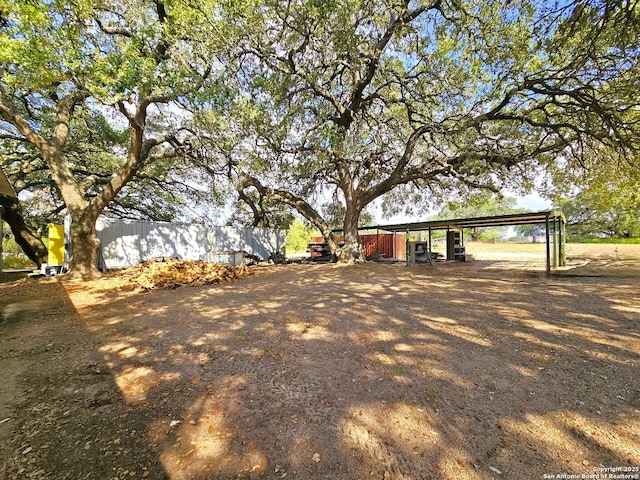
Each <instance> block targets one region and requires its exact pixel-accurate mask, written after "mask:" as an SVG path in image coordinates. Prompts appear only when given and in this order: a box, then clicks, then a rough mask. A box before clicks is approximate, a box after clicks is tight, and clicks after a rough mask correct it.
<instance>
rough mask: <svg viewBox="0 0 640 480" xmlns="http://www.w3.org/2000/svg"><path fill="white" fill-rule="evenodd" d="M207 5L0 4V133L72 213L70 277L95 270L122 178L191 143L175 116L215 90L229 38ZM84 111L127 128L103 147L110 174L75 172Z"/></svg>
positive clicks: (157, 1)
mask: <svg viewBox="0 0 640 480" xmlns="http://www.w3.org/2000/svg"><path fill="white" fill-rule="evenodd" d="M215 8H216V6H215V3H214V2H202V3H197V4H193V3H192V2H181V1H177V2H171V3H165V2H163V1H162V0H153V1H147V0H135V1H132V2H125V3H122V2H115V1H110V0H107V1H101V2H90V1H85V0H72V1H65V2H62V1H40V0H36V1H33V2H8V3H6V2H3V4H2V8H1V16H2V23H1V25H0V44H1V45H2V48H1V52H2V53H1V54H0V129H1V130H2V132H0V133H2V134H4V135H12V136H14V137H19V139H20V140H22V141H24V142H27V143H28V144H30V145H31V146H32V147H33V148H35V150H37V153H38V156H40V157H41V158H42V160H43V161H44V163H45V164H46V167H47V169H48V174H49V175H50V177H51V180H52V181H53V182H54V184H55V186H56V189H57V190H58V193H59V195H60V197H61V198H62V199H63V201H64V206H65V208H66V211H67V213H68V214H69V215H70V216H71V219H72V223H71V233H70V235H71V242H72V246H73V254H72V258H71V265H70V267H71V272H72V273H73V274H75V275H78V276H83V277H87V276H95V275H97V274H98V240H97V236H96V232H95V222H96V219H97V218H98V216H99V215H100V214H101V212H102V211H103V210H104V209H105V208H106V207H107V205H108V204H109V203H110V202H112V201H113V200H114V198H115V197H116V196H117V195H118V194H119V193H120V192H121V190H122V189H123V188H125V186H126V185H127V183H128V182H129V181H130V180H131V178H132V177H133V176H134V175H136V173H137V172H139V171H140V170H141V168H143V167H145V166H146V165H150V164H152V163H153V162H155V161H157V160H160V159H170V158H179V157H181V156H183V155H184V154H185V153H187V152H188V151H189V150H190V149H191V147H190V145H189V144H188V143H186V142H185V138H186V137H187V133H182V132H185V131H184V130H182V128H181V122H182V121H183V120H184V119H185V116H184V115H178V113H177V112H178V111H179V110H180V109H181V108H182V107H185V106H187V104H189V102H190V101H191V100H193V99H194V98H195V97H196V96H197V95H198V94H199V95H200V96H199V97H198V100H199V101H201V102H203V103H205V104H208V95H215V94H216V93H217V92H218V91H219V89H217V87H216V85H217V84H216V83H215V82H213V84H212V85H209V86H210V88H208V90H207V92H204V89H203V87H204V86H205V85H208V84H209V82H210V81H211V80H212V79H213V78H214V75H213V73H212V72H215V71H216V69H217V63H216V59H215V56H212V52H214V53H215V52H216V51H219V50H220V48H221V45H222V44H223V43H224V42H225V41H227V38H228V36H227V35H226V34H225V32H224V31H222V29H221V26H220V24H219V23H216V20H215V18H216V15H215V14H214V13H212V10H214V9H215ZM199 18H209V19H210V21H207V22H199V21H198V19H199ZM91 111H94V112H96V111H97V112H100V113H102V114H103V115H104V116H105V117H106V118H109V121H112V122H119V124H120V125H123V126H125V127H126V128H127V129H128V135H127V144H126V146H125V148H123V149H121V150H120V151H114V152H112V153H117V154H118V155H119V161H118V162H115V164H112V165H111V167H112V168H111V171H109V172H105V171H104V170H103V169H98V168H94V169H91V170H92V172H91V174H89V175H79V174H78V171H79V168H78V167H79V165H78V162H77V159H74V156H73V155H71V152H70V149H69V148H68V147H69V140H70V138H71V129H72V128H73V126H74V122H75V121H76V120H77V118H78V117H80V116H85V117H86V116H89V117H90V116H91V115H92V114H91ZM29 158H31V157H30V156H25V161H27V159H29ZM83 160H87V161H99V160H98V159H96V158H93V157H92V158H89V159H86V158H85V159H83ZM96 173H100V175H97V174H96Z"/></svg>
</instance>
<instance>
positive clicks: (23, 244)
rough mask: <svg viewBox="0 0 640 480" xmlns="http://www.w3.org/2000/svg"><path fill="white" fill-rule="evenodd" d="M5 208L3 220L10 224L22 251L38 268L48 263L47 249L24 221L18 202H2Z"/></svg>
mask: <svg viewBox="0 0 640 480" xmlns="http://www.w3.org/2000/svg"><path fill="white" fill-rule="evenodd" d="M0 204H1V205H2V206H3V207H4V215H3V219H4V221H6V222H7V223H8V224H9V227H10V228H11V232H12V233H13V236H14V237H15V239H16V243H17V244H18V245H20V248H22V251H23V252H24V253H25V254H26V255H27V257H29V259H30V260H31V261H32V262H33V263H35V264H36V265H37V266H38V268H40V266H41V265H42V264H43V263H44V262H46V261H47V247H45V245H44V243H43V242H42V240H40V238H38V237H37V236H36V235H34V234H33V233H32V232H31V230H30V229H29V227H28V226H27V224H26V223H25V221H24V217H23V216H22V213H21V212H20V208H19V204H18V202H0Z"/></svg>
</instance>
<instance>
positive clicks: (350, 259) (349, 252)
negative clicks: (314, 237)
mask: <svg viewBox="0 0 640 480" xmlns="http://www.w3.org/2000/svg"><path fill="white" fill-rule="evenodd" d="M359 220H360V210H358V209H357V208H355V207H354V206H353V205H351V204H350V203H347V211H346V214H345V218H344V225H343V229H344V245H343V246H342V247H340V248H339V249H338V252H337V260H338V262H339V263H346V264H350V263H354V262H357V261H360V260H362V256H363V255H362V246H361V245H360V236H359V235H358V221H359Z"/></svg>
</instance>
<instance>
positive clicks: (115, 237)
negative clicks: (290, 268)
mask: <svg viewBox="0 0 640 480" xmlns="http://www.w3.org/2000/svg"><path fill="white" fill-rule="evenodd" d="M96 230H97V232H98V238H99V239H100V246H101V251H102V258H103V262H104V264H105V265H106V267H107V268H125V267H130V266H133V265H137V264H138V263H140V262H142V261H144V260H149V259H151V258H155V257H178V258H182V259H185V260H205V261H220V258H221V253H222V252H227V253H228V252H239V251H245V252H247V253H249V254H251V255H256V256H258V257H260V258H262V259H267V258H269V256H270V255H271V254H273V253H284V248H285V237H286V232H285V231H284V230H274V229H266V228H238V227H213V228H211V229H209V228H207V227H204V226H202V225H187V224H175V223H165V222H145V221H124V220H112V219H107V218H99V219H98V222H97V223H96Z"/></svg>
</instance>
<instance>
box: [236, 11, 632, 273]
mask: <svg viewBox="0 0 640 480" xmlns="http://www.w3.org/2000/svg"><path fill="white" fill-rule="evenodd" d="M256 12H257V13H256V15H257V17H253V18H252V19H251V22H252V23H251V26H250V28H248V29H247V33H246V36H245V38H244V42H243V43H242V45H241V50H242V51H241V53H240V54H239V57H238V58H239V68H240V70H239V75H238V81H239V83H240V85H241V86H242V91H243V92H244V93H243V94H242V95H241V96H240V97H239V99H238V103H237V112H236V114H235V116H234V117H233V121H234V123H233V125H232V128H231V129H230V131H231V132H233V135H235V138H236V144H235V148H234V150H233V152H232V153H231V155H230V157H229V158H230V159H231V161H232V163H233V164H234V166H235V167H236V168H237V172H238V179H237V183H238V188H239V189H240V190H241V192H242V194H243V195H245V196H248V193H249V192H251V191H252V190H253V191H254V192H257V194H259V196H260V197H261V198H262V199H264V200H265V201H274V200H275V201H279V202H283V203H285V204H287V205H289V206H291V207H292V208H295V209H297V210H298V212H299V213H301V214H302V215H304V216H305V217H306V218H307V219H308V220H309V221H311V222H312V223H313V224H314V225H315V226H317V227H318V228H319V229H320V230H321V232H322V233H323V235H324V236H325V238H326V240H327V242H328V243H329V246H330V248H331V249H332V250H333V252H334V253H335V255H336V256H337V258H338V259H339V260H340V261H343V262H350V261H353V260H355V259H358V258H359V257H360V255H361V251H360V246H359V242H358V236H357V225H358V218H359V216H360V214H361V212H362V211H363V209H364V208H365V207H366V206H367V205H369V204H371V203H372V202H373V201H374V200H376V199H378V198H381V197H387V198H389V196H390V195H393V201H395V202H398V201H403V200H405V199H406V198H409V196H408V193H410V192H411V191H419V192H424V193H425V194H427V195H428V194H429V192H430V191H431V192H436V191H442V190H448V189H455V188H462V187H465V188H468V189H476V188H488V189H492V190H498V189H499V188H500V187H501V186H502V185H504V184H505V183H506V182H510V183H511V184H512V186H514V185H515V186H518V185H520V186H522V185H524V186H527V184H528V183H529V182H530V180H531V179H532V178H533V177H534V176H535V175H537V174H538V172H539V171H540V169H541V168H545V167H546V166H548V165H556V164H558V163H564V164H568V163H574V162H581V161H583V160H584V159H585V158H586V157H587V156H588V155H590V154H592V152H594V151H597V149H598V148H599V146H603V145H604V146H606V147H607V148H610V149H612V150H615V151H617V152H619V153H620V154H622V155H624V154H625V152H629V151H633V150H636V149H637V148H638V146H639V143H638V129H637V112H638V98H637V95H635V94H634V93H633V92H635V91H636V90H635V89H636V88H637V85H638V70H639V68H638V38H639V36H638V35H637V33H638V31H639V30H638V15H639V12H638V7H637V6H636V5H634V4H632V3H629V2H613V1H611V2H607V1H605V2H595V1H594V2H579V1H577V2H569V3H565V4H562V5H561V6H557V5H556V6H555V7H553V8H552V7H549V6H547V4H546V2H535V1H528V0H521V1H513V2H506V3H503V2H489V1H469V2H458V1H447V0H431V1H428V0H421V1H417V0H386V1H381V2H367V1H358V0H333V1H322V2H317V1H305V2H292V1H290V0H269V1H264V2H259V7H256ZM632 32H635V34H634V33H632ZM327 192H329V193H334V194H336V193H337V196H338V198H340V199H341V201H342V202H343V203H344V206H345V216H344V222H343V230H344V237H345V244H344V246H339V245H338V244H337V243H336V241H335V237H334V234H333V230H332V229H331V228H330V226H329V225H328V223H327V222H326V221H325V219H324V218H323V216H322V215H321V214H320V212H319V209H318V208H317V205H318V204H319V203H320V202H321V199H322V197H323V195H326V194H327Z"/></svg>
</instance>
